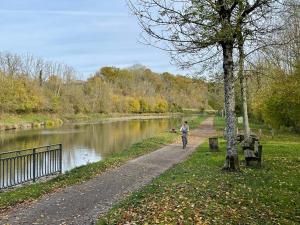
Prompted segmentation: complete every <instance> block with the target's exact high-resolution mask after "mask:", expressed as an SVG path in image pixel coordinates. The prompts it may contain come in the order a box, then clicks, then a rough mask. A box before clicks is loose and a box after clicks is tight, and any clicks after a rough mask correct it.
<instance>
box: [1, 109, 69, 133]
mask: <svg viewBox="0 0 300 225" xmlns="http://www.w3.org/2000/svg"><path fill="white" fill-rule="evenodd" d="M62 123H63V121H62V120H61V119H60V117H59V116H58V115H52V114H34V113H32V114H0V130H10V129H22V128H26V129H28V128H36V127H43V126H48V127H51V126H59V125H61V124H62Z"/></svg>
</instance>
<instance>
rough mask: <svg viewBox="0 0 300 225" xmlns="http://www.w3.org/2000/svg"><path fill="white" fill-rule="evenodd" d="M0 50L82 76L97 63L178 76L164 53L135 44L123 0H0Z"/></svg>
mask: <svg viewBox="0 0 300 225" xmlns="http://www.w3.org/2000/svg"><path fill="white" fill-rule="evenodd" d="M0 3H1V4H0V30H1V35H0V51H1V52H11V53H18V54H25V53H30V54H33V55H34V56H37V57H41V58H43V59H45V60H52V61H55V62H60V63H65V64H68V65H70V66H72V67H73V68H75V70H77V71H78V72H79V73H80V74H81V75H82V76H83V78H87V77H88V76H90V75H91V74H93V73H94V72H95V71H97V70H98V69H99V68H101V67H103V66H115V67H120V68H124V67H129V66H132V65H133V64H142V65H145V66H147V67H148V68H150V69H151V70H153V71H155V72H165V71H168V72H171V73H174V74H177V73H181V74H184V73H186V71H180V70H179V69H177V68H176V66H174V65H171V64H170V57H169V55H168V54H167V53H166V52H164V51H162V50H159V49H156V48H154V47H151V46H147V45H144V44H142V43H140V34H141V29H140V27H139V25H138V23H137V20H136V18H135V17H134V16H133V15H132V14H131V12H130V11H129V9H128V7H127V5H126V1H125V0H0Z"/></svg>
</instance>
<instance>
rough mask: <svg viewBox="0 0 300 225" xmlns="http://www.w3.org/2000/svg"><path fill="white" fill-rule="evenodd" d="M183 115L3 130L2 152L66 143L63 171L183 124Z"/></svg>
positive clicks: (64, 146)
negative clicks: (178, 116)
mask: <svg viewBox="0 0 300 225" xmlns="http://www.w3.org/2000/svg"><path fill="white" fill-rule="evenodd" d="M180 121H181V119H180V118H170V119H155V120H132V121H122V122H111V123H98V124H82V125H66V126H63V127H61V128H55V129H39V130H27V131H10V132H0V152H6V151H10V150H16V149H25V148H32V147H37V146H43V145H49V144H56V143H62V144H63V171H66V170H70V169H72V168H74V167H77V166H81V165H85V164H87V163H89V162H96V161H99V160H102V159H103V158H106V157H107V156H109V155H110V154H112V153H114V152H118V151H122V150H124V149H125V148H127V147H129V146H130V145H132V144H133V143H135V142H137V141H140V140H142V139H145V138H148V137H151V136H154V135H156V134H157V133H159V132H161V131H164V130H168V129H170V128H172V127H176V126H178V125H179V123H180Z"/></svg>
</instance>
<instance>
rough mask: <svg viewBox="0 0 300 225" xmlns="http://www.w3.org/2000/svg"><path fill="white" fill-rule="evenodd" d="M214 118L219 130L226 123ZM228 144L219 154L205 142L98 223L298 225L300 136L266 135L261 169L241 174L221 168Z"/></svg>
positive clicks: (250, 169) (221, 142) (247, 169)
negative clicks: (183, 160) (210, 150)
mask: <svg viewBox="0 0 300 225" xmlns="http://www.w3.org/2000/svg"><path fill="white" fill-rule="evenodd" d="M216 120H217V121H216V125H217V126H219V129H220V128H221V124H222V121H221V120H220V119H218V118H217V119H216ZM262 127H263V126H262ZM221 129H222V128H221ZM225 144H226V143H225V141H224V140H222V139H220V148H221V150H220V152H217V153H211V152H209V149H208V144H207V143H206V144H204V145H203V146H200V147H199V148H198V149H197V151H196V152H195V153H194V154H193V155H192V156H191V157H189V158H188V160H186V161H185V162H183V163H181V164H178V165H177V166H175V167H173V168H172V169H170V170H168V171H167V172H166V173H164V174H163V175H161V176H160V177H158V178H157V179H155V180H154V181H153V182H152V183H151V184H150V185H148V186H146V187H144V188H142V189H141V190H140V191H138V192H136V193H134V194H133V195H131V196H130V197H129V198H127V199H125V200H124V201H122V202H121V203H119V204H118V205H116V206H114V208H113V209H112V210H110V211H109V213H108V214H107V215H106V216H104V217H103V218H102V219H100V220H99V222H98V225H103V224H126V223H127V222H128V224H184V225H186V224H187V225H189V224H262V225H265V224H286V225H292V224H299V221H300V174H299V170H300V136H299V135H296V134H278V136H275V137H274V138H273V139H272V138H271V137H270V136H268V135H264V136H263V137H262V144H263V165H262V168H256V167H252V168H246V167H245V166H241V172H237V173H230V172H222V171H221V169H220V168H221V167H222V165H223V164H224V158H225ZM242 157H243V156H242V154H241V155H240V159H242Z"/></svg>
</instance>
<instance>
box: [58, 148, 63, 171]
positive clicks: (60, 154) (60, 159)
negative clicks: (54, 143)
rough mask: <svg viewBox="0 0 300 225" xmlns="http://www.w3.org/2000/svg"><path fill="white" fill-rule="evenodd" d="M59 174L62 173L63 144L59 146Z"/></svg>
mask: <svg viewBox="0 0 300 225" xmlns="http://www.w3.org/2000/svg"><path fill="white" fill-rule="evenodd" d="M59 172H60V173H62V144H59Z"/></svg>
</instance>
